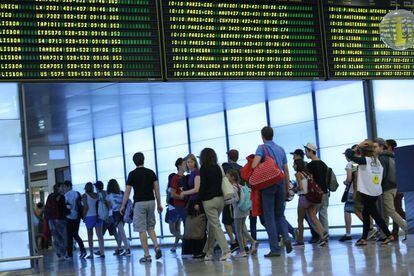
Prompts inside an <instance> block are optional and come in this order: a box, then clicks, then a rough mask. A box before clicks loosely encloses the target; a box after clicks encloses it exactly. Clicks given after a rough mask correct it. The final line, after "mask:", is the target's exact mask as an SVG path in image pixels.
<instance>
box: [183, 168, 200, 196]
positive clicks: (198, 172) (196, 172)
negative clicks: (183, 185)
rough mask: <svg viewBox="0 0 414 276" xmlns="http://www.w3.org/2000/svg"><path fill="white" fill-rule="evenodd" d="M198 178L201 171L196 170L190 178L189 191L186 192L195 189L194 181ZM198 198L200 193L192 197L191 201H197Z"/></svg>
mask: <svg viewBox="0 0 414 276" xmlns="http://www.w3.org/2000/svg"><path fill="white" fill-rule="evenodd" d="M196 176H200V171H199V169H195V170H194V171H192V172H191V173H190V175H189V176H188V182H187V189H186V190H191V189H193V188H194V179H195V178H196ZM197 197H198V193H195V194H192V195H190V196H189V199H190V200H196V199H197Z"/></svg>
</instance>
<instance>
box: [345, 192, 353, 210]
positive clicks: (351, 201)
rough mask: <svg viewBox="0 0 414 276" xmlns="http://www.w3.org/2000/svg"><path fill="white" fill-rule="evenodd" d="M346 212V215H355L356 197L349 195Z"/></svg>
mask: <svg viewBox="0 0 414 276" xmlns="http://www.w3.org/2000/svg"><path fill="white" fill-rule="evenodd" d="M344 210H345V212H346V213H355V204H354V196H353V195H352V194H351V193H348V198H347V200H346V202H345V207H344Z"/></svg>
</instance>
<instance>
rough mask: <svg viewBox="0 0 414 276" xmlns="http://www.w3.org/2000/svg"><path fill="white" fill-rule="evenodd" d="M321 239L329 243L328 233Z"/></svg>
mask: <svg viewBox="0 0 414 276" xmlns="http://www.w3.org/2000/svg"><path fill="white" fill-rule="evenodd" d="M323 239H324V240H325V241H329V234H328V233H325V234H323Z"/></svg>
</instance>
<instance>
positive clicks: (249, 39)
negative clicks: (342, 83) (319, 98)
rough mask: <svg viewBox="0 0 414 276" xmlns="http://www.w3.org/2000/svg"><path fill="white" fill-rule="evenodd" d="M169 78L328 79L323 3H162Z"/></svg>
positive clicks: (299, 0) (253, 0)
mask: <svg viewBox="0 0 414 276" xmlns="http://www.w3.org/2000/svg"><path fill="white" fill-rule="evenodd" d="M162 13H163V26H164V39H165V52H166V53H165V56H166V59H165V62H166V70H167V79H227V78H228V79H234V78H240V79H249V78H273V79H274V78H312V79H318V78H323V77H324V68H323V57H322V39H321V34H320V24H319V13H318V0H165V1H162Z"/></svg>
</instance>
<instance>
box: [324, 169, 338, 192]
mask: <svg viewBox="0 0 414 276" xmlns="http://www.w3.org/2000/svg"><path fill="white" fill-rule="evenodd" d="M326 185H327V188H328V190H329V191H331V192H335V191H336V190H338V187H339V184H338V180H337V179H336V175H335V173H334V172H333V170H332V169H331V168H329V167H328V169H327V172H326Z"/></svg>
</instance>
